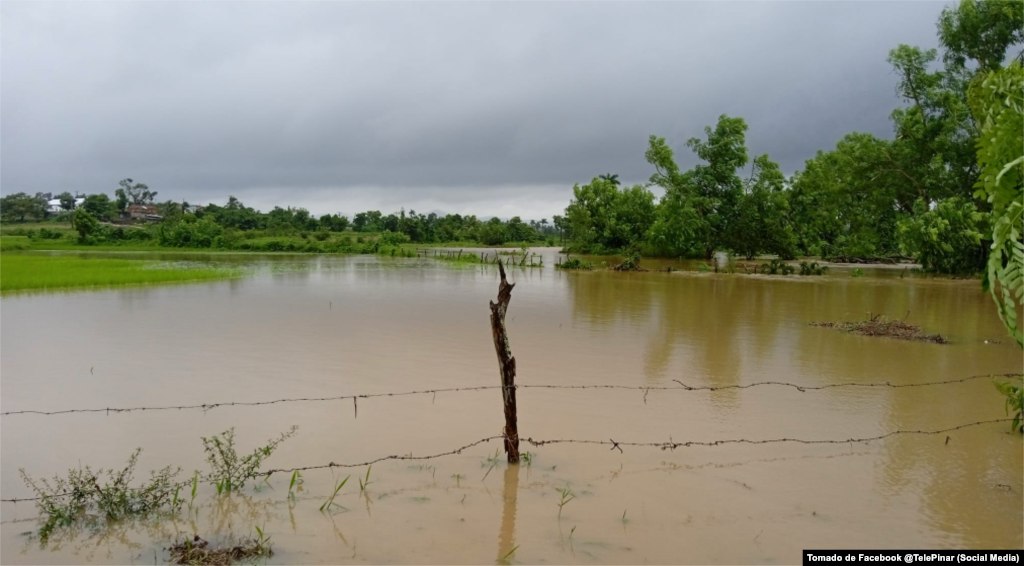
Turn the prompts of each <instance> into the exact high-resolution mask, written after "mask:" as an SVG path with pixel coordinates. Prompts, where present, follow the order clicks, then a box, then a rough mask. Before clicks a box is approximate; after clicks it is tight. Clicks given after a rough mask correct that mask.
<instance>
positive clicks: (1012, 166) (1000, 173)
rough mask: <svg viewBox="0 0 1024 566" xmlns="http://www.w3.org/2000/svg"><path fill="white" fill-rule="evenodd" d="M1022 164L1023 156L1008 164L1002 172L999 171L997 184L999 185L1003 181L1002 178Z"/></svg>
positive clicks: (996, 177) (1023, 161) (996, 178)
mask: <svg viewBox="0 0 1024 566" xmlns="http://www.w3.org/2000/svg"><path fill="white" fill-rule="evenodd" d="M1022 163H1024V156H1021V157H1019V158H1017V159H1015V160H1014V161H1012V162H1010V163H1008V164H1007V165H1006V166H1005V167H1004V168H1002V171H999V174H998V175H996V176H995V184H996V185H998V184H999V181H1000V180H1002V176H1004V175H1006V174H1007V173H1008V172H1009V171H1010V170H1011V169H1013V168H1014V167H1015V166H1017V165H1020V164H1022Z"/></svg>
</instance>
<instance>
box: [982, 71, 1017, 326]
mask: <svg viewBox="0 0 1024 566" xmlns="http://www.w3.org/2000/svg"><path fill="white" fill-rule="evenodd" d="M970 94H971V97H970V102H971V111H972V112H973V114H974V117H975V119H976V120H977V121H978V124H979V130H980V135H979V136H978V165H979V166H980V167H981V176H980V179H979V180H978V184H977V187H978V191H977V192H976V193H975V196H976V197H977V198H980V199H984V200H985V201H986V202H987V203H988V204H989V205H990V206H991V207H992V246H991V251H990V252H989V256H988V265H987V269H986V271H985V279H984V284H985V286H986V287H987V288H988V290H989V291H990V292H991V293H992V298H993V300H995V303H996V307H997V310H998V312H999V318H1000V319H1002V321H1003V324H1004V325H1005V326H1006V329H1007V330H1008V331H1009V333H1010V335H1011V336H1013V338H1014V339H1015V340H1016V341H1017V344H1019V345H1021V346H1024V334H1022V332H1021V327H1020V323H1019V321H1018V320H1017V312H1018V311H1019V310H1020V308H1021V304H1022V300H1021V297H1022V295H1024V243H1022V242H1021V235H1022V234H1024V227H1022V218H1021V217H1022V214H1024V202H1022V201H1024V139H1022V138H1021V132H1022V131H1024V66H1022V65H1021V63H1020V62H1019V61H1014V62H1013V63H1011V64H1010V65H1009V66H1008V67H1006V68H1005V69H1001V70H998V71H992V72H989V73H987V74H986V75H985V76H984V77H983V79H982V80H980V81H979V82H977V83H975V85H974V87H973V88H972V89H971V93H970Z"/></svg>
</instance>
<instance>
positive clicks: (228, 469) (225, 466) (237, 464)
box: [202, 426, 299, 495]
mask: <svg viewBox="0 0 1024 566" xmlns="http://www.w3.org/2000/svg"><path fill="white" fill-rule="evenodd" d="M298 430H299V427H297V426H293V427H292V428H291V429H290V430H289V431H288V432H283V433H281V436H279V437H277V438H275V439H271V440H268V441H267V444H266V445H265V446H260V447H258V448H255V449H254V450H253V451H252V453H251V454H248V455H246V456H239V455H238V452H237V451H236V450H235V428H234V427H231V428H229V429H228V430H226V431H224V432H222V433H221V434H220V435H214V436H212V437H210V438H206V437H203V438H202V441H203V449H204V450H205V451H206V461H207V463H209V464H210V475H209V477H208V479H209V480H210V482H211V483H213V484H214V485H215V486H217V495H220V494H221V493H226V492H230V491H232V490H238V489H241V488H243V487H245V482H247V481H249V480H251V479H253V478H255V477H256V476H257V475H258V470H259V467H260V464H262V463H263V460H265V459H267V458H269V457H270V455H271V454H273V453H274V450H276V449H277V447H278V445H280V444H281V443H282V442H284V441H285V440H288V439H289V438H291V437H292V436H295V434H296V433H297V432H298Z"/></svg>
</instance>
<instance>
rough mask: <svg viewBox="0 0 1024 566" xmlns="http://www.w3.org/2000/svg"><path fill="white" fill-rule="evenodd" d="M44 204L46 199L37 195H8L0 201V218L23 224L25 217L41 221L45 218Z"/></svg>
mask: <svg viewBox="0 0 1024 566" xmlns="http://www.w3.org/2000/svg"><path fill="white" fill-rule="evenodd" d="M45 196H49V195H45ZM46 202H47V199H45V198H43V197H42V196H40V195H39V194H37V195H36V196H34V197H33V196H29V195H28V194H26V193H14V194H10V195H7V196H5V197H3V198H2V199H0V216H2V217H3V219H4V220H14V219H17V220H18V221H19V222H24V221H25V217H26V216H31V217H33V218H35V219H36V220H41V219H43V218H44V217H45V216H46Z"/></svg>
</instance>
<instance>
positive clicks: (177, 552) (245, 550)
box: [167, 535, 274, 566]
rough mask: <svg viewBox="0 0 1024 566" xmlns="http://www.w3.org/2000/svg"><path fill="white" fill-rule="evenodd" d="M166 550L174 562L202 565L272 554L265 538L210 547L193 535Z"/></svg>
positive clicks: (220, 564)
mask: <svg viewBox="0 0 1024 566" xmlns="http://www.w3.org/2000/svg"><path fill="white" fill-rule="evenodd" d="M167 550H169V551H170V552H171V562H172V563H174V564H196V565H202V566H228V565H229V564H232V563H234V562H235V561H236V560H246V559H251V558H258V557H264V556H265V557H269V556H273V555H274V551H273V550H271V549H270V545H269V544H266V541H265V540H260V539H255V538H254V539H251V540H246V541H241V543H240V544H237V545H234V546H226V547H224V548H211V547H210V543H209V542H207V541H206V540H203V539H201V538H199V536H198V535H196V536H194V537H193V538H192V539H191V540H189V539H187V538H186V539H184V540H182V541H180V542H178V543H177V544H175V545H174V546H171V547H169V548H168V549H167Z"/></svg>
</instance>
